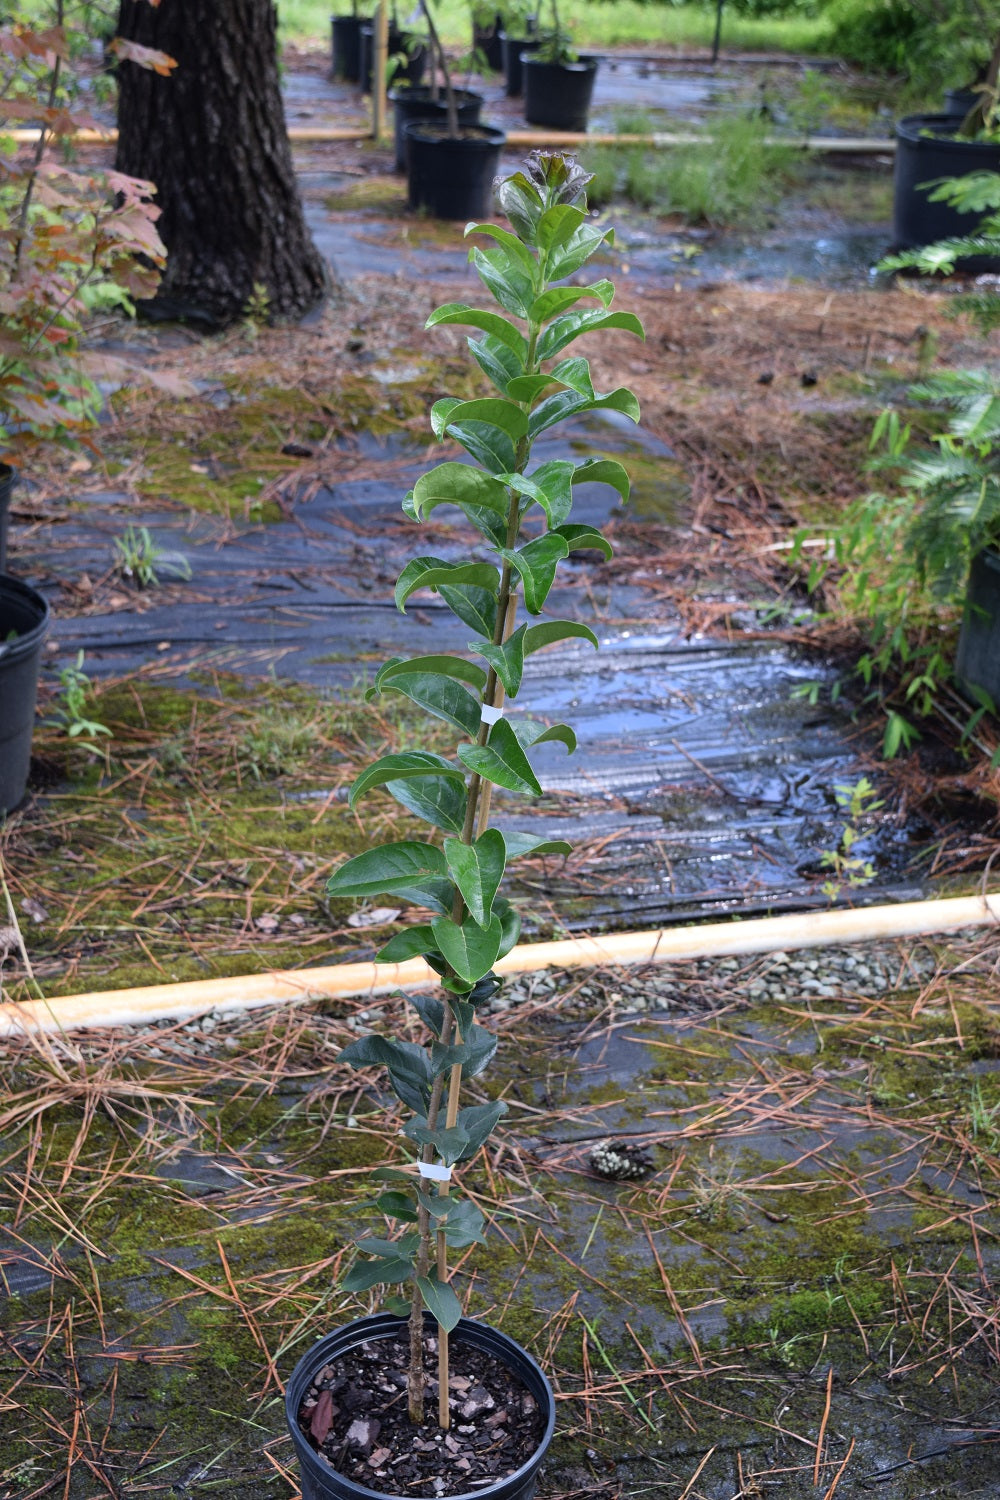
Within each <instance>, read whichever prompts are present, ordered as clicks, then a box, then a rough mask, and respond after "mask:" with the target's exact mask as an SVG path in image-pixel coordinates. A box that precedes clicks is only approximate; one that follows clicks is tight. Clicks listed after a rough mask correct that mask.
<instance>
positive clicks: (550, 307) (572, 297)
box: [531, 279, 615, 323]
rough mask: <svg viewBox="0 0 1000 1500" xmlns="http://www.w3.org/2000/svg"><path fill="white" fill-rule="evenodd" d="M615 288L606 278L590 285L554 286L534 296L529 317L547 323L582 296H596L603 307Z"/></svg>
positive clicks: (534, 320)
mask: <svg viewBox="0 0 1000 1500" xmlns="http://www.w3.org/2000/svg"><path fill="white" fill-rule="evenodd" d="M614 295H615V289H614V286H613V285H612V283H611V282H610V281H608V280H606V279H605V280H602V281H594V282H592V283H591V285H590V286H554V287H550V288H549V289H548V291H546V292H543V293H542V295H541V296H540V297H536V298H535V301H534V302H533V303H532V305H531V318H532V321H533V322H535V323H547V322H548V321H549V319H550V318H556V317H558V316H559V314H560V313H564V312H566V311H567V309H568V308H571V307H575V306H576V304H577V303H578V302H580V301H582V299H583V298H584V297H596V298H597V299H598V301H599V302H601V303H602V304H603V306H604V307H607V306H609V304H610V302H611V299H612V298H613V297H614Z"/></svg>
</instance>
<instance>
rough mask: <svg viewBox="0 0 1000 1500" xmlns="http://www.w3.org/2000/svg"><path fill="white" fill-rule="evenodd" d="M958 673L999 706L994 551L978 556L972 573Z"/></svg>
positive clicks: (999, 567)
mask: <svg viewBox="0 0 1000 1500" xmlns="http://www.w3.org/2000/svg"><path fill="white" fill-rule="evenodd" d="M955 673H956V676H957V677H958V678H959V680H960V681H961V682H962V683H964V684H965V685H966V687H972V688H981V689H982V690H983V691H984V692H987V693H989V695H990V697H991V698H992V699H993V702H994V703H995V704H1000V552H997V551H995V550H994V549H992V548H990V549H987V550H986V551H984V552H980V553H978V555H977V556H976V557H974V558H973V559H972V565H971V567H970V569H969V583H968V589H967V592H966V597H965V610H964V612H963V615H962V631H961V634H960V635H959V638H958V655H957V657H956V660H955Z"/></svg>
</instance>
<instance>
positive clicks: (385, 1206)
mask: <svg viewBox="0 0 1000 1500" xmlns="http://www.w3.org/2000/svg"><path fill="white" fill-rule="evenodd" d="M375 1207H376V1208H377V1209H378V1211H379V1213H380V1214H386V1215H387V1216H388V1217H389V1218H390V1219H399V1220H400V1222H401V1223H403V1224H415V1223H416V1222H417V1211H416V1209H415V1208H414V1206H413V1200H412V1199H411V1198H410V1197H409V1196H408V1195H407V1194H406V1193H401V1192H400V1191H399V1190H398V1189H397V1188H393V1189H392V1190H391V1191H390V1192H387V1193H379V1195H378V1197H377V1198H376V1199H375ZM358 1244H359V1245H360V1244H361V1241H360V1240H359V1241H358Z"/></svg>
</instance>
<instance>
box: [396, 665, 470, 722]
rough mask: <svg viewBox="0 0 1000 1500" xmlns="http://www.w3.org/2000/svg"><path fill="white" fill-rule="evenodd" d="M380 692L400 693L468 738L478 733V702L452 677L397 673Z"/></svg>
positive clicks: (424, 673) (429, 673) (433, 674)
mask: <svg viewBox="0 0 1000 1500" xmlns="http://www.w3.org/2000/svg"><path fill="white" fill-rule="evenodd" d="M383 691H385V692H393V693H402V694H403V696H404V697H405V698H409V699H410V701H411V702H413V703H416V704H417V705H418V707H420V708H423V709H426V710H427V712H428V713H430V714H434V715H435V717H437V718H439V719H444V720H445V722H446V723H448V724H454V726H455V728H456V729H460V730H461V731H462V732H463V734H467V735H469V737H470V738H475V736H476V735H477V734H478V733H479V723H480V712H479V711H480V703H479V699H478V698H474V697H473V695H472V694H471V693H470V692H469V690H468V688H465V687H463V686H462V684H461V683H460V682H455V680H454V679H453V678H451V677H442V676H439V675H438V674H437V673H436V672H396V673H395V674H394V675H393V676H392V677H390V678H389V679H388V680H387V681H386V682H385V683H384V684H383Z"/></svg>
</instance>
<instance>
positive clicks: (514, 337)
mask: <svg viewBox="0 0 1000 1500" xmlns="http://www.w3.org/2000/svg"><path fill="white" fill-rule="evenodd" d="M442 323H460V324H461V325H462V326H463V327H465V328H481V329H482V330H483V332H484V333H488V334H489V335H490V336H491V337H492V338H495V339H499V340H500V342H501V343H502V344H506V345H507V347H508V349H512V350H513V352H514V353H515V354H516V355H517V356H518V358H519V360H520V362H521V368H522V370H523V368H524V363H525V360H526V359H527V357H528V341H527V339H526V338H525V337H524V334H523V333H522V332H521V330H520V329H519V328H516V327H515V326H514V324H513V323H510V322H508V320H507V319H506V318H502V317H501V316H500V314H499V313H495V312H489V311H486V310H484V309H482V308H478V307H469V306H467V305H466V303H464V302H446V303H445V305H444V306H443V307H439V308H437V309H436V310H435V311H434V312H432V313H431V315H430V317H429V318H428V319H427V322H426V323H425V325H424V326H425V328H435V327H437V326H438V325H439V324H442Z"/></svg>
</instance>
